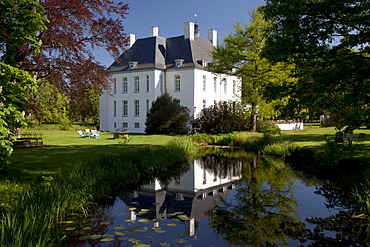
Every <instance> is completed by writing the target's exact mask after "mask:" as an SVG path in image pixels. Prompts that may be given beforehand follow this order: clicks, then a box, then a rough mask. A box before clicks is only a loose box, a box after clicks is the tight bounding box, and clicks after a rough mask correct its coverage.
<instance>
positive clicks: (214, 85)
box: [213, 77, 217, 93]
mask: <svg viewBox="0 0 370 247" xmlns="http://www.w3.org/2000/svg"><path fill="white" fill-rule="evenodd" d="M213 91H214V92H215V93H217V77H213Z"/></svg>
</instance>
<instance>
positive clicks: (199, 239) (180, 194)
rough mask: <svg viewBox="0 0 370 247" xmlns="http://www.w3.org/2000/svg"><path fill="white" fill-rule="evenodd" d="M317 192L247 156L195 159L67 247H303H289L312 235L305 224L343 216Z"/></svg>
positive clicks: (101, 216)
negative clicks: (300, 235) (303, 231)
mask: <svg viewBox="0 0 370 247" xmlns="http://www.w3.org/2000/svg"><path fill="white" fill-rule="evenodd" d="M320 185H321V182H320V181H316V180H314V179H310V180H307V179H306V178H303V177H302V176H301V175H299V174H297V173H296V172H294V171H293V170H292V169H290V168H288V166H286V165H284V164H282V163H278V164H273V162H272V163H271V162H270V164H266V162H263V160H262V159H259V158H257V157H254V156H253V157H252V156H247V157H244V158H230V157H229V158H228V157H224V156H220V155H208V156H205V157H199V158H197V159H195V160H194V161H193V162H191V163H190V164H189V168H188V171H187V172H185V173H184V174H181V175H179V176H178V177H176V178H174V179H173V180H172V181H171V182H169V183H167V184H163V183H161V182H160V181H158V180H156V181H152V183H150V184H147V185H143V186H142V187H141V189H140V190H137V191H131V192H124V193H122V194H121V195H120V196H117V198H116V200H115V202H114V204H113V205H106V206H105V207H102V208H101V209H100V210H99V211H98V212H97V213H96V215H95V216H94V218H92V219H91V221H90V222H91V223H90V225H85V226H83V227H82V228H81V229H80V231H79V233H80V234H78V235H76V236H75V237H73V238H72V240H71V243H70V246H231V245H233V244H235V245H242V246H248V245H249V246H263V245H267V244H272V245H270V246H273V245H284V244H285V245H288V246H300V245H302V246H307V245H309V244H310V243H311V241H309V240H307V239H305V240H304V241H302V242H300V241H299V240H297V239H293V238H296V237H294V236H296V235H297V234H298V233H299V229H300V228H301V227H303V228H304V229H311V230H313V228H314V225H312V224H310V223H309V222H308V221H307V219H311V218H314V217H319V218H326V217H329V216H332V215H336V214H338V212H339V211H340V210H343V209H341V208H335V209H328V208H327V207H326V206H325V204H326V198H324V197H323V196H321V195H319V194H317V193H315V192H317V188H319V187H320ZM283 229H284V230H283ZM286 232H288V233H291V234H285V233H286ZM297 232H298V233H297ZM325 234H326V237H330V236H331V235H333V233H332V232H329V231H326V232H325ZM287 235H290V236H287ZM291 236H293V237H291Z"/></svg>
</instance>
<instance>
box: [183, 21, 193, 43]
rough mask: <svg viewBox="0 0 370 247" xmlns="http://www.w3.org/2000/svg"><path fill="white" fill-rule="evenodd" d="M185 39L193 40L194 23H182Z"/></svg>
mask: <svg viewBox="0 0 370 247" xmlns="http://www.w3.org/2000/svg"><path fill="white" fill-rule="evenodd" d="M184 24H185V25H184V31H185V33H184V35H185V39H190V40H194V22H185V23H184Z"/></svg>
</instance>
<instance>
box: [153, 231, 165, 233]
mask: <svg viewBox="0 0 370 247" xmlns="http://www.w3.org/2000/svg"><path fill="white" fill-rule="evenodd" d="M154 231H155V232H156V233H164V232H166V231H165V230H154Z"/></svg>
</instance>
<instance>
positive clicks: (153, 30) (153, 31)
mask: <svg viewBox="0 0 370 247" xmlns="http://www.w3.org/2000/svg"><path fill="white" fill-rule="evenodd" d="M155 36H158V27H156V26H154V27H152V37H155Z"/></svg>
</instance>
